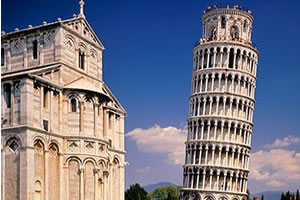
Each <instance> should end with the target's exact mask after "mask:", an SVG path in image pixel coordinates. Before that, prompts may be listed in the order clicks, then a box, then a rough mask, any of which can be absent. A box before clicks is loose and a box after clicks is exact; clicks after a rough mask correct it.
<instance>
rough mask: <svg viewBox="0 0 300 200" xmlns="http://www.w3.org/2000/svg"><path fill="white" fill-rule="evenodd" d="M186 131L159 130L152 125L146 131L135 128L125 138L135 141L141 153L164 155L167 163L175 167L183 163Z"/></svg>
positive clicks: (177, 129) (169, 128) (176, 129)
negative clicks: (166, 157) (166, 156)
mask: <svg viewBox="0 0 300 200" xmlns="http://www.w3.org/2000/svg"><path fill="white" fill-rule="evenodd" d="M186 134H187V130H186V129H180V128H176V127H172V126H169V127H166V128H161V127H160V126H158V125H154V126H153V127H151V128H148V129H141V128H137V129H134V130H132V131H130V132H129V133H127V134H126V136H127V137H130V138H131V139H133V140H135V141H136V144H137V147H138V149H139V151H141V152H150V153H165V154H167V155H168V162H169V163H172V164H175V165H182V164H183V163H184V156H185V155H184V154H185V153H184V152H185V150H184V142H185V140H186Z"/></svg>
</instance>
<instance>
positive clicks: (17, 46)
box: [11, 39, 24, 54]
mask: <svg viewBox="0 0 300 200" xmlns="http://www.w3.org/2000/svg"><path fill="white" fill-rule="evenodd" d="M23 46H24V41H23V40H21V39H18V40H16V41H14V42H13V43H12V49H11V50H12V53H13V54H14V53H19V52H20V51H21V50H22V49H23Z"/></svg>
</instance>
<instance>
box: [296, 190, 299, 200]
mask: <svg viewBox="0 0 300 200" xmlns="http://www.w3.org/2000/svg"><path fill="white" fill-rule="evenodd" d="M296 200H300V196H299V190H297V192H296Z"/></svg>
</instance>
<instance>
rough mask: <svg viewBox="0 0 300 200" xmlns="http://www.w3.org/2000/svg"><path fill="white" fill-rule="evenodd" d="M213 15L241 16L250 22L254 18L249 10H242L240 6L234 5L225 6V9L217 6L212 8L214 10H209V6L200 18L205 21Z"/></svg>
mask: <svg viewBox="0 0 300 200" xmlns="http://www.w3.org/2000/svg"><path fill="white" fill-rule="evenodd" d="M214 15H237V16H243V17H246V18H248V19H249V20H250V21H251V22H253V21H254V17H253V15H252V12H251V11H250V10H247V11H245V10H243V9H242V7H241V6H238V5H234V6H232V7H229V6H227V7H226V8H218V7H217V6H214V8H211V6H209V7H208V8H207V9H206V10H205V11H204V14H203V16H202V20H203V21H205V20H206V19H207V18H208V17H211V16H214Z"/></svg>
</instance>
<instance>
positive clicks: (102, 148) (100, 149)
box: [99, 143, 106, 154]
mask: <svg viewBox="0 0 300 200" xmlns="http://www.w3.org/2000/svg"><path fill="white" fill-rule="evenodd" d="M105 151H106V147H105V144H101V143H99V153H100V154H102V153H104V152H105Z"/></svg>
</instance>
